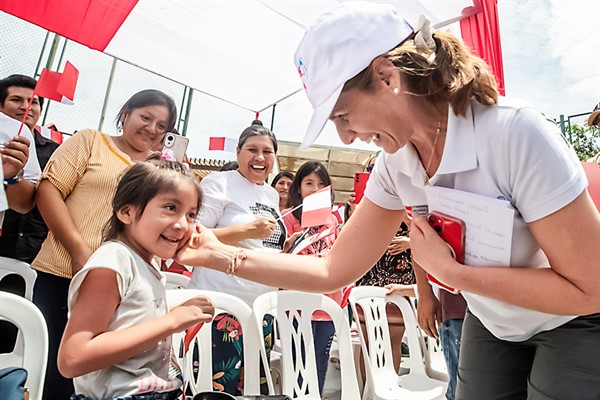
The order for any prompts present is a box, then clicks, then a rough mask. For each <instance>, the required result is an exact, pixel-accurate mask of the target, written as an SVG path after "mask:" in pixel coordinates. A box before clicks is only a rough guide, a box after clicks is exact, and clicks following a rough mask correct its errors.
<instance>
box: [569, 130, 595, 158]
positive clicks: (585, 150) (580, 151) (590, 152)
mask: <svg viewBox="0 0 600 400" xmlns="http://www.w3.org/2000/svg"><path fill="white" fill-rule="evenodd" d="M565 135H566V137H567V139H568V140H569V141H570V142H571V145H572V146H573V149H574V150H575V153H577V157H578V158H579V159H580V160H581V161H586V160H588V159H590V158H592V157H594V156H595V155H596V154H598V153H600V135H599V134H598V128H597V127H595V126H582V125H578V124H571V126H570V130H569V127H568V126H567V131H566V132H565Z"/></svg>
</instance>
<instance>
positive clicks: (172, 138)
mask: <svg viewBox="0 0 600 400" xmlns="http://www.w3.org/2000/svg"><path fill="white" fill-rule="evenodd" d="M189 142H190V139H188V138H186V137H185V136H181V135H178V134H176V133H172V132H167V133H166V134H165V141H164V144H163V150H162V154H163V157H165V155H168V157H166V158H167V159H171V158H172V159H174V160H175V161H179V162H183V158H184V157H185V152H186V150H187V147H188V143H189ZM171 156H172V157H171Z"/></svg>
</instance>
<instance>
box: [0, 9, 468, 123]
mask: <svg viewBox="0 0 600 400" xmlns="http://www.w3.org/2000/svg"><path fill="white" fill-rule="evenodd" d="M387 3H391V4H393V5H394V6H395V7H396V8H397V9H398V11H399V14H400V15H401V16H403V17H404V18H405V19H406V20H407V21H409V22H414V21H416V19H417V17H418V15H419V14H421V13H423V14H426V15H427V16H429V18H430V19H431V20H432V21H433V23H434V24H435V25H436V26H438V27H439V26H443V25H445V24H448V23H451V22H454V21H456V20H458V19H460V18H461V17H464V16H468V15H471V14H473V13H474V12H476V11H478V7H479V6H475V5H474V4H477V5H478V4H479V3H478V1H477V0H447V1H439V0H437V1H432V0H403V1H387ZM334 4H336V2H335V1H287V0H275V1H256V0H241V1H227V0H225V1H203V0H67V1H65V0H36V1H35V2H15V1H11V0H0V9H1V10H3V11H5V12H7V13H9V14H13V15H16V16H18V17H20V18H23V19H25V20H28V21H30V22H33V23H35V24H37V25H40V26H42V27H43V28H46V29H48V30H50V31H53V32H56V33H58V34H60V35H63V36H65V37H67V38H69V39H71V40H74V41H77V42H79V43H81V44H84V45H86V46H88V47H90V48H93V49H96V50H100V51H103V52H105V53H106V54H109V55H112V56H114V57H116V58H118V59H120V60H123V61H125V62H128V63H130V64H133V65H136V66H139V67H141V68H144V69H146V70H149V71H152V72H154V73H157V74H159V75H162V76H164V77H167V78H169V79H172V80H174V81H176V82H179V83H182V84H184V85H186V86H189V87H191V88H193V89H196V90H198V91H200V92H203V93H206V94H208V95H211V96H214V97H217V98H220V99H222V100H224V101H227V102H229V103H231V104H234V105H237V106H239V107H242V108H244V109H247V110H249V111H253V112H261V111H263V110H265V109H267V108H269V107H270V106H272V105H273V104H276V103H278V102H279V101H281V100H283V99H285V98H287V97H289V96H290V95H292V94H294V93H296V92H297V91H299V90H300V89H301V82H300V79H299V78H298V75H297V73H296V71H295V68H294V65H293V53H294V51H295V49H296V46H297V44H298V43H299V41H300V39H301V37H302V35H303V33H304V31H305V28H306V27H307V26H308V25H309V24H310V23H311V22H312V21H313V20H314V19H315V18H316V17H317V16H318V15H319V14H321V13H322V12H323V11H324V10H326V9H327V8H329V7H331V6H332V5H334Z"/></svg>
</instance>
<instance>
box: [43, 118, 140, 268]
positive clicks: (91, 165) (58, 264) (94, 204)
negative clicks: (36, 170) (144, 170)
mask: <svg viewBox="0 0 600 400" xmlns="http://www.w3.org/2000/svg"><path fill="white" fill-rule="evenodd" d="M131 164H132V160H131V158H130V157H129V156H128V155H127V154H125V153H124V152H122V151H121V150H119V148H118V147H117V146H116V145H115V144H114V142H113V140H112V139H111V137H110V136H108V135H106V134H104V133H101V132H99V131H96V130H92V129H86V130H82V131H79V132H77V134H75V135H74V136H73V137H72V138H70V139H69V140H67V141H65V142H64V143H63V144H62V145H61V146H60V147H59V148H58V149H57V150H56V151H55V152H54V154H53V155H52V157H51V158H50V160H49V161H48V164H47V165H46V168H45V169H44V172H43V173H42V177H41V179H40V181H41V180H44V179H47V180H48V181H49V182H50V183H52V184H53V185H54V186H55V187H56V188H57V189H58V190H59V191H60V193H61V194H62V197H63V199H64V201H65V204H66V206H67V208H68V210H69V214H70V216H71V219H72V220H73V222H74V224H75V227H76V228H77V231H78V232H79V234H80V235H81V237H82V239H83V241H84V242H85V244H86V245H87V246H88V247H89V248H90V249H91V250H92V251H95V250H96V249H97V248H98V247H100V244H101V242H102V229H103V228H104V225H105V224H106V222H107V221H108V219H109V218H110V216H111V213H112V206H111V202H112V198H113V196H114V192H115V190H116V187H117V183H118V181H119V177H120V176H121V173H122V172H123V170H124V169H125V168H127V167H128V166H129V165H131ZM31 268H33V269H35V270H38V271H41V272H46V273H49V274H53V275H57V276H59V277H62V278H71V276H72V273H71V256H70V255H69V253H68V252H67V250H66V249H65V248H64V247H63V245H62V244H61V243H60V242H59V241H58V239H57V238H56V237H55V236H54V234H53V233H52V232H49V233H48V237H47V238H46V240H45V241H44V244H43V245H42V248H41V250H40V252H39V254H38V256H37V257H36V259H35V260H34V261H33V263H32V264H31Z"/></svg>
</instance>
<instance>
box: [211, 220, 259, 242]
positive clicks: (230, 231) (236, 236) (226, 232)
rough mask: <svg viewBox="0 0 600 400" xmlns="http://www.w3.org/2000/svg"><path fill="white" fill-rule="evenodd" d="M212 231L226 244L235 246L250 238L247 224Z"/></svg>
mask: <svg viewBox="0 0 600 400" xmlns="http://www.w3.org/2000/svg"><path fill="white" fill-rule="evenodd" d="M212 231H213V233H214V234H215V236H216V237H217V239H219V240H220V241H221V242H223V243H225V244H234V243H238V242H241V241H242V240H246V239H249V238H250V235H249V233H248V227H247V225H246V224H240V225H233V226H228V227H225V228H214V229H213V230H212Z"/></svg>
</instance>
